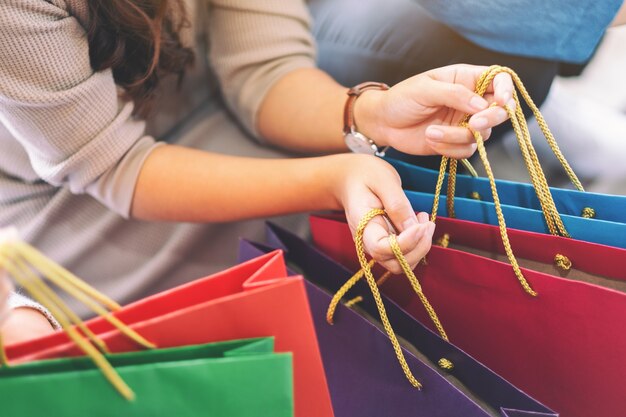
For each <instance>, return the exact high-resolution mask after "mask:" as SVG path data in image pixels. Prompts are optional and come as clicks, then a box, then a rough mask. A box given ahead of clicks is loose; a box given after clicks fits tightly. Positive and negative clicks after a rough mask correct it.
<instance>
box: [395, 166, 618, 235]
mask: <svg viewBox="0 0 626 417" xmlns="http://www.w3.org/2000/svg"><path fill="white" fill-rule="evenodd" d="M386 161H387V162H389V163H390V164H391V165H393V167H394V168H395V169H396V171H398V173H399V174H400V177H401V178H402V186H403V187H404V188H405V189H407V190H410V191H418V192H426V193H428V192H430V193H432V192H433V190H434V189H435V185H436V184H437V177H438V176H439V172H438V171H434V170H432V169H428V168H423V167H419V166H416V165H412V164H409V163H406V162H402V161H398V160H395V159H391V158H387V159H386ZM447 181H448V175H447V174H446V178H445V179H444V183H443V188H447ZM496 187H497V189H498V195H499V196H500V201H501V202H502V203H503V204H506V205H508V206H515V207H521V208H527V209H531V210H539V211H541V204H540V202H539V199H538V198H537V195H536V194H535V190H534V189H533V187H532V185H531V184H527V183H523V182H516V181H506V180H496ZM550 192H551V194H552V197H553V198H554V203H555V204H556V208H557V210H558V211H559V213H561V214H565V215H567V216H573V217H583V218H588V217H586V216H593V217H590V218H592V219H595V220H604V221H608V222H614V223H626V196H623V195H610V194H599V193H590V192H581V191H578V190H570V189H565V188H553V187H550ZM456 196H458V197H461V198H468V199H472V200H481V201H487V202H491V203H493V196H492V195H491V188H490V186H489V179H488V178H484V177H473V176H471V175H460V174H457V175H456Z"/></svg>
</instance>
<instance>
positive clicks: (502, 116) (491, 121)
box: [469, 106, 509, 131]
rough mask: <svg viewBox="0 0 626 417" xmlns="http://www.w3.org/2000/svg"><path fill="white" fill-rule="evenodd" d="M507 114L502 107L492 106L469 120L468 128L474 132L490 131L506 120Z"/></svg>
mask: <svg viewBox="0 0 626 417" xmlns="http://www.w3.org/2000/svg"><path fill="white" fill-rule="evenodd" d="M508 118H509V114H508V113H507V112H506V110H504V109H503V108H502V107H499V106H494V107H490V108H488V109H487V110H483V111H481V112H479V113H476V114H475V115H473V116H472V117H470V119H469V126H470V127H471V128H472V129H474V130H478V131H480V130H485V129H490V128H492V127H494V126H497V125H499V124H500V123H503V122H505V121H506V120H508Z"/></svg>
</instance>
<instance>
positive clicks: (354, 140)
mask: <svg viewBox="0 0 626 417" xmlns="http://www.w3.org/2000/svg"><path fill="white" fill-rule="evenodd" d="M345 139H346V145H348V148H350V150H351V151H352V152H354V153H365V154H368V155H376V153H377V152H378V148H377V147H376V145H374V144H373V143H371V141H370V140H369V139H367V138H366V137H365V136H363V135H362V134H360V133H359V132H350V133H347V134H346V136H345Z"/></svg>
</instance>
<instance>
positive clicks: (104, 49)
mask: <svg viewBox="0 0 626 417" xmlns="http://www.w3.org/2000/svg"><path fill="white" fill-rule="evenodd" d="M87 3H88V5H89V17H90V21H89V22H90V23H89V27H88V29H87V35H88V39H89V58H90V60H91V66H92V68H93V69H94V71H101V70H104V69H108V68H111V69H112V71H113V77H114V78H115V82H116V83H117V84H118V85H119V86H121V87H122V88H123V89H124V91H125V94H126V96H127V98H129V99H132V100H133V101H134V102H135V114H136V115H138V116H140V117H145V116H147V115H148V114H149V112H150V110H151V107H152V102H153V100H154V97H155V92H156V89H157V86H158V85H159V82H160V80H161V79H162V78H163V77H165V76H167V75H170V74H175V75H178V77H179V82H180V81H181V80H182V77H183V75H184V73H185V69H186V68H187V67H188V66H189V65H191V64H192V63H193V60H194V54H193V51H192V50H191V49H190V48H188V47H185V46H184V45H183V44H182V42H181V39H180V36H179V33H180V30H181V29H183V28H184V27H188V26H189V20H188V19H187V15H186V11H185V8H184V4H183V2H182V0H87Z"/></svg>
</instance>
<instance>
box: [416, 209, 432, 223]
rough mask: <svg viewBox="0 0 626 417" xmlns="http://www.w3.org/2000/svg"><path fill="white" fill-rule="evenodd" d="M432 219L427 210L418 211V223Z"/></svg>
mask: <svg viewBox="0 0 626 417" xmlns="http://www.w3.org/2000/svg"><path fill="white" fill-rule="evenodd" d="M429 220H430V214H428V213H426V212H423V211H422V212H419V213H417V221H418V223H427V222H428V221H429Z"/></svg>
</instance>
